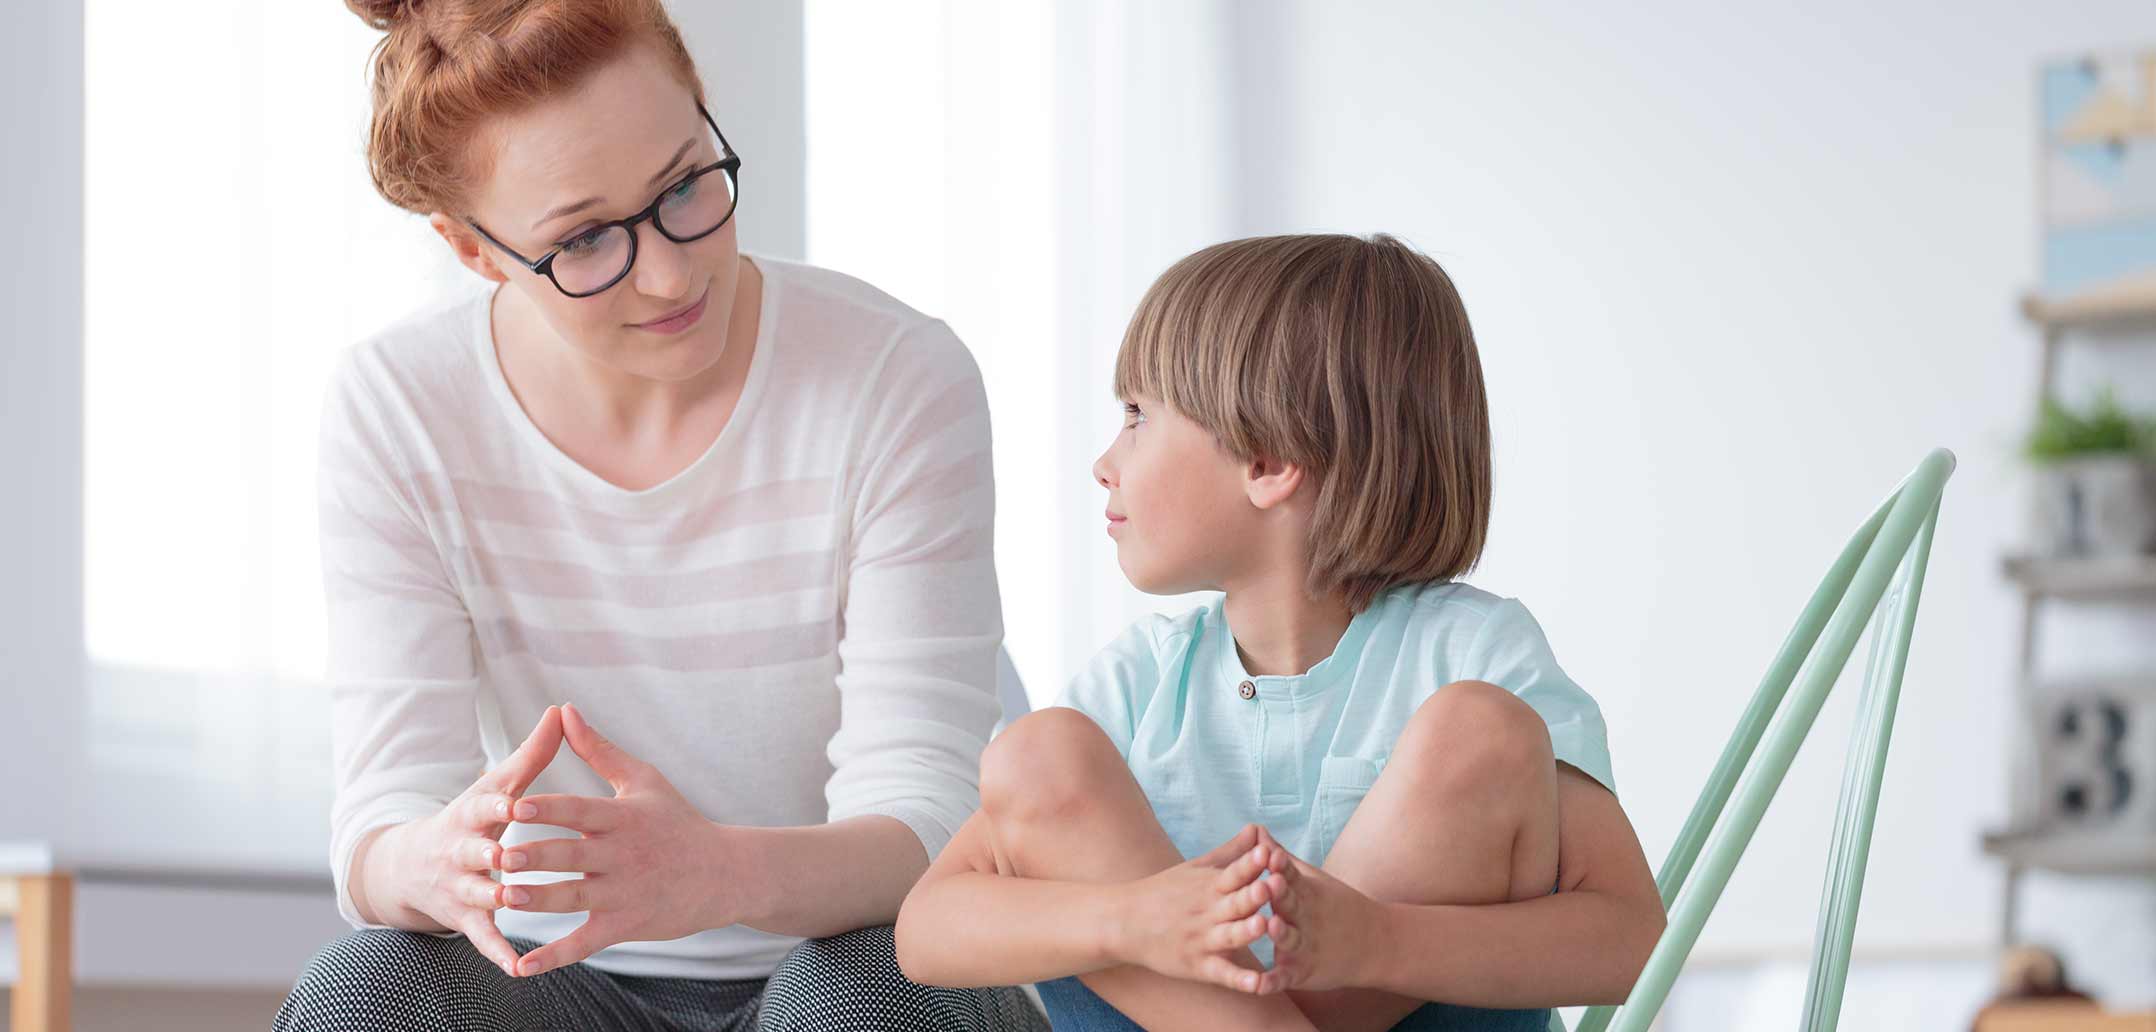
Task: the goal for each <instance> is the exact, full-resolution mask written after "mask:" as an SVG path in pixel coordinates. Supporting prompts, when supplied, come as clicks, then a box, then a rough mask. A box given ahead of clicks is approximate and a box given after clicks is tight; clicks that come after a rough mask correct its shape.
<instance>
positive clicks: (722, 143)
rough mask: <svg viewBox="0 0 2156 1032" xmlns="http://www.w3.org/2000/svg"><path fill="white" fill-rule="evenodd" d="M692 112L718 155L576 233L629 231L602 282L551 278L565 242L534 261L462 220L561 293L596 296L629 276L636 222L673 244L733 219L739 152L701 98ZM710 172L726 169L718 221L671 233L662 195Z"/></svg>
mask: <svg viewBox="0 0 2156 1032" xmlns="http://www.w3.org/2000/svg"><path fill="white" fill-rule="evenodd" d="M696 113H697V114H699V115H702V116H704V124H705V125H708V126H710V127H711V132H712V133H713V134H714V135H716V136H717V137H718V138H719V152H720V154H721V155H722V156H721V157H720V158H719V160H717V161H714V162H712V163H711V164H709V165H704V166H701V167H698V168H693V169H690V170H689V172H688V174H687V175H684V176H682V177H681V178H679V179H676V180H674V182H673V183H672V184H670V185H668V186H667V187H666V188H665V189H663V190H661V191H659V196H658V197H656V198H653V199H652V202H651V204H650V205H648V206H646V207H645V208H644V210H643V211H640V212H637V213H636V214H634V215H631V216H629V217H628V218H625V219H615V220H614V221H612V222H602V223H600V224H598V225H596V226H593V227H591V228H590V229H586V230H584V231H582V232H580V233H578V234H577V236H579V237H582V236H586V235H589V234H592V233H597V232H602V231H604V230H608V229H612V228H614V227H615V226H620V227H622V228H623V229H626V230H628V231H629V260H628V261H626V262H623V263H622V266H621V271H620V272H619V273H616V274H615V275H614V278H613V279H610V280H607V281H606V283H605V285H604V286H600V287H595V288H593V289H591V290H587V291H584V292H582V293H577V292H574V291H571V290H570V289H569V288H568V287H564V286H562V285H561V280H559V279H557V278H555V276H554V259H555V258H556V257H558V256H559V255H560V254H561V252H562V249H563V248H565V247H567V246H568V244H567V243H566V242H565V243H561V244H556V245H555V246H554V249H553V250H551V251H548V252H547V253H545V254H543V255H540V256H539V258H538V259H537V260H536V261H535V260H533V259H530V258H526V257H524V256H523V255H521V254H518V253H517V252H516V250H515V249H514V248H512V247H510V246H509V245H508V244H505V243H502V242H501V241H499V240H496V239H494V234H492V233H489V232H487V230H486V227H484V226H481V225H480V224H479V222H478V221H477V220H475V219H473V218H471V217H470V216H466V217H465V219H464V224H465V225H467V226H470V227H472V229H473V230H474V231H476V232H477V233H478V234H479V235H480V236H481V237H483V238H485V239H486V242H487V243H490V244H493V245H494V248H495V249H496V250H498V251H500V252H501V253H503V254H506V255H508V256H509V257H511V258H514V259H516V260H517V264H519V265H522V266H524V267H525V268H526V269H529V270H530V271H532V272H534V273H537V274H539V275H542V276H545V277H546V278H547V282H549V283H552V284H554V289H556V290H559V291H561V292H562V294H563V295H565V296H567V297H574V298H586V297H596V296H597V295H600V294H604V293H606V292H607V291H609V290H612V289H614V284H616V283H620V282H621V281H622V280H624V279H627V278H628V276H629V272H630V271H631V270H633V269H635V268H636V227H637V226H639V225H641V224H643V223H645V222H649V223H651V226H652V228H653V229H656V230H658V231H659V233H660V235H662V236H664V237H666V239H668V240H671V241H673V242H675V243H677V244H687V243H694V242H696V241H698V240H702V239H703V238H705V237H707V236H710V235H711V234H713V233H716V232H718V231H719V230H721V229H724V228H726V224H727V223H729V222H732V221H733V220H734V211H735V209H737V208H739V207H741V155H739V154H736V153H734V147H733V145H732V144H730V143H727V142H726V134H725V133H724V132H722V131H720V129H719V123H718V122H717V121H716V120H715V119H713V118H712V117H711V112H709V111H707V110H705V109H704V103H703V101H697V102H696ZM713 172H724V173H726V185H727V188H728V189H727V192H728V195H729V196H730V197H731V199H732V200H731V202H730V203H729V204H728V205H727V207H726V214H725V216H724V217H722V218H720V219H719V221H718V222H717V223H715V224H714V225H712V227H711V228H710V229H707V230H704V231H703V232H701V233H697V234H695V235H693V236H675V235H674V234H673V232H672V231H670V230H668V229H667V228H666V223H664V222H661V221H659V206H660V205H662V204H665V203H666V196H667V195H668V194H670V193H673V192H674V191H675V190H678V189H680V188H681V185H682V184H683V183H687V182H690V181H692V180H697V179H702V178H703V177H705V176H707V175H710V174H711V173H713Z"/></svg>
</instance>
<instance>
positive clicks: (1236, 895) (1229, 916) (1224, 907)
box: [1213, 877, 1273, 923]
mask: <svg viewBox="0 0 2156 1032" xmlns="http://www.w3.org/2000/svg"><path fill="white" fill-rule="evenodd" d="M1272 898H1273V888H1272V885H1271V884H1269V883H1268V882H1266V880H1265V879H1264V878H1262V877H1261V878H1259V879H1258V880H1256V881H1254V882H1251V883H1250V884H1248V885H1245V886H1243V887H1242V888H1240V889H1237V890H1235V891H1234V892H1231V893H1228V894H1227V895H1225V896H1222V897H1220V899H1219V900H1218V901H1216V902H1215V903H1214V904H1213V920H1214V921H1215V922H1216V923H1217V922H1227V921H1236V920H1241V919H1242V918H1245V917H1249V916H1250V915H1252V914H1255V913H1257V912H1258V908H1260V907H1263V906H1264V905H1265V904H1267V903H1269V902H1271V901H1272Z"/></svg>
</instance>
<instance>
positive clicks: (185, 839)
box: [79, 0, 467, 872]
mask: <svg viewBox="0 0 2156 1032" xmlns="http://www.w3.org/2000/svg"><path fill="white" fill-rule="evenodd" d="M85 18H86V22H85V26H84V35H85V43H84V49H85V76H84V82H85V107H86V109H87V113H86V120H85V147H84V165H85V173H84V191H85V215H84V227H83V231H84V251H85V261H84V348H85V358H84V363H85V367H84V380H85V385H84V408H85V411H84V423H83V429H84V452H85V455H84V467H85V468H84V476H85V484H84V510H85V515H84V520H85V526H84V534H85V542H84V549H85V554H84V566H83V577H84V592H85V599H84V637H85V645H86V648H87V652H88V659H89V668H90V677H89V686H88V697H87V706H86V711H85V717H84V722H85V733H86V736H87V739H88V748H87V751H86V752H87V755H86V756H85V757H84V758H83V760H82V764H83V766H82V768H81V772H82V774H83V775H84V789H85V791H86V794H87V796H88V799H87V801H88V803H89V805H90V806H92V807H94V808H95V810H94V812H95V813H97V814H98V819H96V820H92V821H88V822H86V825H87V826H86V827H85V828H84V829H83V830H84V833H85V834H86V835H87V836H88V841H87V842H86V843H82V844H80V845H79V848H80V849H81V850H82V851H83V852H85V853H87V854H88V855H89V857H90V858H92V859H93V860H95V861H98V862H115V863H136V862H140V863H150V864H170V863H180V864H185V863H192V862H195V861H202V862H219V863H237V864H239V865H242V866H250V867H253V866H270V867H276V868H285V867H291V868H294V869H304V870H307V871H310V872H312V871H316V870H319V869H320V864H321V859H320V858H321V856H322V855H323V853H322V850H323V849H324V846H323V844H322V842H321V841H320V840H321V839H322V835H321V828H320V825H319V822H320V819H321V818H320V815H321V813H322V811H323V809H324V808H325V806H326V801H327V798H328V792H329V776H328V769H329V748H328V739H327V733H326V728H325V725H324V718H323V714H324V713H325V712H326V710H325V707H324V706H323V704H322V700H321V694H320V691H319V688H318V686H317V684H316V678H317V675H318V672H319V670H320V667H321V661H322V652H323V626H322V600H321V589H320V582H319V570H318V560H317V557H316V553H315V537H314V527H315V515H314V462H315V426H316V420H317V413H318V405H319V400H320V397H321V394H322V389H323V384H324V382H325V377H326V376H327V373H328V370H329V368H330V364H331V362H332V360H333V359H334V358H335V356H336V355H337V353H338V352H339V351H340V350H342V349H343V348H344V347H346V346H348V345H349V344H350V343H351V342H353V341H355V340H358V339H360V338H362V337H365V336H367V335H368V334H370V333H372V332H374V331H375V330H377V329H380V328H381V327H383V326H385V325H387V324H388V323H389V322H390V321H392V320H394V319H396V318H398V317H399V316H400V315H402V314H403V313H405V312H408V311H410V310H411V309H412V308H413V307H414V306H416V305H418V304H420V303H422V302H423V301H425V300H426V299H427V298H428V297H429V296H431V295H434V294H436V293H438V292H441V291H444V290H447V289H450V288H451V287H453V286H454V285H456V284H457V283H458V282H459V278H460V277H464V276H466V275H467V274H466V273H464V272H463V271H462V270H461V269H458V268H457V267H456V266H455V264H454V262H453V261H452V260H451V259H450V258H449V256H448V253H447V249H446V248H443V247H442V246H441V245H440V244H439V243H437V242H436V241H435V239H434V237H433V234H432V233H431V232H430V231H429V230H428V229H427V227H426V225H425V223H424V221H423V220H420V219H419V218H417V217H416V216H410V215H407V214H405V213H403V212H400V211H397V210H395V209H393V208H391V207H389V206H388V205H387V204H385V203H384V202H383V201H382V200H381V199H380V198H379V197H378V196H376V194H375V193H374V191H373V188H372V186H371V184H370V183H369V181H368V179H367V172H366V168H365V165H364V162H363V160H362V155H361V151H362V146H363V142H364V138H365V136H364V134H365V126H366V118H367V94H366V90H365V81H366V80H365V73H364V68H365V61H366V56H367V53H368V50H369V48H370V47H371V46H373V44H374V42H375V41H376V40H377V39H379V38H380V34H379V33H376V32H373V31H371V30H369V29H368V28H367V27H366V26H364V25H362V24H361V23H360V22H359V20H358V19H357V18H355V17H353V16H352V15H351V14H350V13H349V12H348V11H347V10H345V9H344V7H343V6H342V5H340V4H331V3H307V4H297V3H288V2H279V0H210V2H208V3H198V4H159V3H147V2H128V0H91V2H90V3H89V4H88V6H87V7H86V9H85Z"/></svg>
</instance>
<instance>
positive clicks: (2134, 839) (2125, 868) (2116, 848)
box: [1984, 829, 2156, 874]
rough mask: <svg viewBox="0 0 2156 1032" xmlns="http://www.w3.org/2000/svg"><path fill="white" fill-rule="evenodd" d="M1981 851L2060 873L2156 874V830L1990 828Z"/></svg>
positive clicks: (2026, 866)
mask: <svg viewBox="0 0 2156 1032" xmlns="http://www.w3.org/2000/svg"><path fill="white" fill-rule="evenodd" d="M1984 852H1986V853H1989V854H1991V855H1992V856H1995V857H1998V858H1999V859H2001V860H2005V861H2007V862H2008V863H2011V864H2014V865H2015V866H2017V867H2024V868H2031V869H2034V870H2041V871H2056V872H2058V873H2060V874H2156V829H2150V830H2148V831H2139V832H2136V831H2117V830H2114V831H2081V830H2068V829H2061V830H2055V831H2041V830H2024V831H1993V832H1986V833H1985V834H1984Z"/></svg>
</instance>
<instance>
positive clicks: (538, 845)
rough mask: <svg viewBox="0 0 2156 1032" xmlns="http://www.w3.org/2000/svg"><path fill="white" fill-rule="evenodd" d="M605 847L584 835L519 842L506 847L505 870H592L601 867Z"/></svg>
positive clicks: (584, 872)
mask: <svg viewBox="0 0 2156 1032" xmlns="http://www.w3.org/2000/svg"><path fill="white" fill-rule="evenodd" d="M601 853H602V849H601V847H600V846H599V844H598V843H595V842H593V841H591V840H590V839H581V838H550V839H540V840H538V841H536V842H519V843H517V844H516V845H513V846H510V847H508V848H506V849H504V850H503V851H502V870H504V871H568V872H572V873H581V874H590V873H593V872H595V871H597V870H598V861H599V859H600V855H601Z"/></svg>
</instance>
